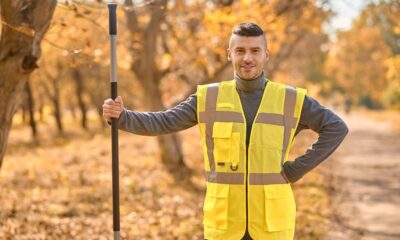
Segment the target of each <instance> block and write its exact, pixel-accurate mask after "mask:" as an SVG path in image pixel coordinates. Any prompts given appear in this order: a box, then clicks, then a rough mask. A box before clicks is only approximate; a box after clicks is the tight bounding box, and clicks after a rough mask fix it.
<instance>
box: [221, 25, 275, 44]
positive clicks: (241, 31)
mask: <svg viewBox="0 0 400 240" xmlns="http://www.w3.org/2000/svg"><path fill="white" fill-rule="evenodd" d="M233 35H238V36H243V37H258V36H263V39H264V41H265V47H267V38H266V37H265V35H264V31H263V30H262V28H261V27H260V26H258V25H257V24H255V23H252V22H244V23H239V24H237V25H236V26H235V27H234V28H233V30H232V36H233ZM231 39H232V38H231ZM229 46H231V41H229Z"/></svg>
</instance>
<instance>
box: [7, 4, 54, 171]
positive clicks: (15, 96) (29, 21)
mask: <svg viewBox="0 0 400 240" xmlns="http://www.w3.org/2000/svg"><path fill="white" fill-rule="evenodd" d="M56 4H57V1H56V0H42V1H33V0H31V1H9V0H0V9H1V21H2V30H1V31H2V32H1V39H0V73H1V74H0V96H1V98H2V101H0V167H1V165H2V161H3V158H4V154H5V152H6V148H7V140H8V135H9V131H10V128H11V123H12V118H13V116H14V114H15V112H16V110H17V107H18V106H19V104H20V102H21V98H22V95H23V91H24V87H25V82H26V80H27V79H28V77H29V75H30V74H31V72H32V71H33V70H34V69H35V68H37V65H36V62H37V60H38V59H39V57H40V42H41V40H42V38H43V35H44V34H45V32H46V31H47V29H48V27H49V25H50V21H51V18H52V16H53V13H54V9H55V7H56Z"/></svg>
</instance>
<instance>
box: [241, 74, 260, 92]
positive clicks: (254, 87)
mask: <svg viewBox="0 0 400 240" xmlns="http://www.w3.org/2000/svg"><path fill="white" fill-rule="evenodd" d="M234 78H235V82H236V88H237V89H238V90H242V91H245V92H254V91H260V90H261V91H262V90H264V88H265V84H266V80H265V77H264V72H261V74H260V75H259V76H258V77H256V78H254V79H250V80H244V79H242V78H240V77H239V76H238V75H237V74H236V73H235V74H234Z"/></svg>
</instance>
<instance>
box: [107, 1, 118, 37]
mask: <svg viewBox="0 0 400 240" xmlns="http://www.w3.org/2000/svg"><path fill="white" fill-rule="evenodd" d="M107 6H108V13H109V16H110V17H109V23H108V24H109V27H110V35H117V4H116V3H109V4H107Z"/></svg>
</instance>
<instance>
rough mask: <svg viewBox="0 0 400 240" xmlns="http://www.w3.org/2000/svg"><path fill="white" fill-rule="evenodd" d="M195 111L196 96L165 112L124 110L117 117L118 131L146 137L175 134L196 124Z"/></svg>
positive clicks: (193, 95)
mask: <svg viewBox="0 0 400 240" xmlns="http://www.w3.org/2000/svg"><path fill="white" fill-rule="evenodd" d="M196 109H197V95H196V94H192V95H190V96H189V97H188V98H187V99H186V100H185V101H183V102H181V103H180V104H178V105H177V106H175V107H173V108H170V109H167V110H165V111H159V112H135V111H131V110H128V109H124V110H123V111H122V112H121V115H120V117H119V129H121V130H123V131H127V132H131V133H134V134H138V135H146V136H156V135H160V134H167V133H172V132H177V131H180V130H184V129H187V128H189V127H192V126H194V125H196V124H197V113H196ZM108 124H111V123H110V122H108Z"/></svg>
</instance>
